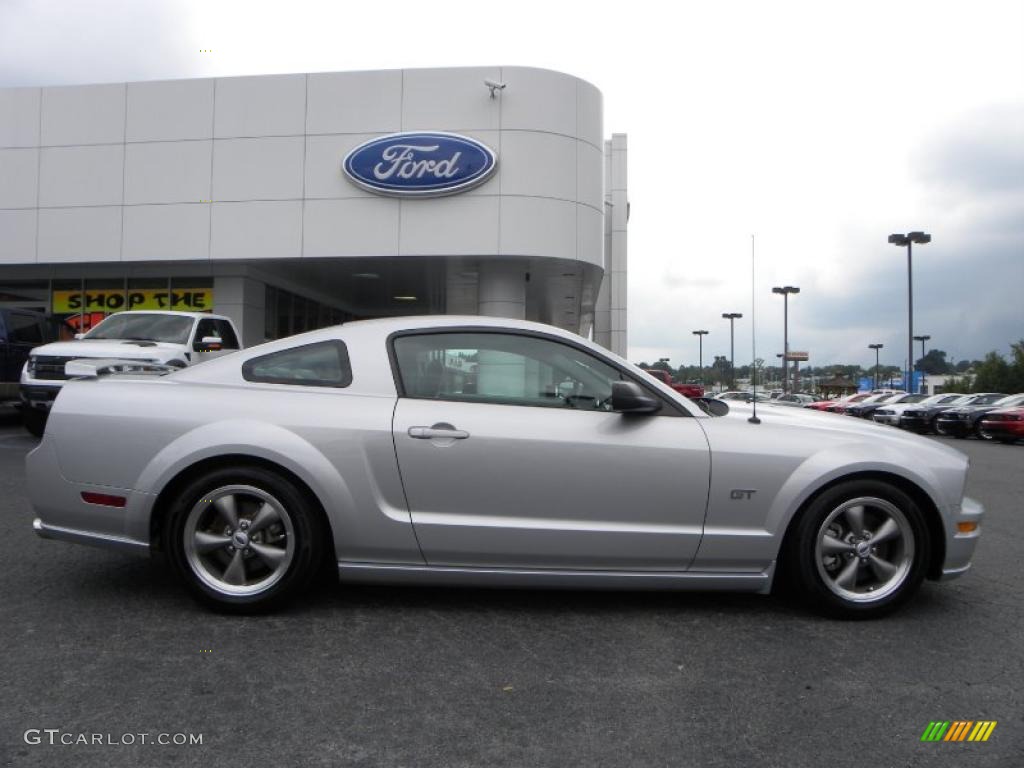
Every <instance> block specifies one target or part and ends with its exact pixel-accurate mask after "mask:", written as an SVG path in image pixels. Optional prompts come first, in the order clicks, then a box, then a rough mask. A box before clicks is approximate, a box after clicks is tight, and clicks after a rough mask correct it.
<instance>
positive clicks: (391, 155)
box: [342, 133, 498, 197]
mask: <svg viewBox="0 0 1024 768" xmlns="http://www.w3.org/2000/svg"><path fill="white" fill-rule="evenodd" d="M497 162H498V161H497V158H496V157H495V155H494V152H492V151H491V149H490V148H489V147H487V146H485V145H484V144H481V143H480V142H479V141H474V140H473V139H470V138H468V137H466V136H459V135H458V134H455V133H395V134H392V135H390V136H382V137H380V138H378V139H372V140H370V141H367V142H366V143H364V144H360V145H359V146H358V147H356V148H355V149H353V150H352V151H351V152H349V153H348V155H346V156H345V161H344V163H342V168H343V170H344V171H345V175H346V176H348V177H349V179H350V180H351V181H352V183H354V184H356V185H357V186H359V187H362V188H363V189H366V190H369V191H370V192H376V193H378V194H381V195H394V196H396V197H435V196H437V195H452V194H455V193H456V192H464V191H466V190H467V189H471V188H472V187H475V186H476V185H478V184H482V183H483V182H485V181H486V180H487V179H488V178H489V177H490V175H491V174H492V173H494V169H495V168H496V167H497Z"/></svg>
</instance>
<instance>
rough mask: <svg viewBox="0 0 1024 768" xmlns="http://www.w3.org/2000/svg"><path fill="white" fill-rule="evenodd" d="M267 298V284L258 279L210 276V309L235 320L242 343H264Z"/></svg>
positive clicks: (249, 344) (247, 345)
mask: <svg viewBox="0 0 1024 768" xmlns="http://www.w3.org/2000/svg"><path fill="white" fill-rule="evenodd" d="M266 299H267V292H266V286H265V285H264V284H263V283H262V282H260V281H259V280H253V279H252V278H251V277H236V276H222V277H221V276H218V277H214V278H213V311H214V312H215V313H217V314H218V315H227V316H228V317H230V318H231V319H232V320H233V321H234V323H235V327H236V328H238V333H239V335H240V336H241V339H240V341H241V342H242V345H243V346H245V347H252V346H255V345H257V344H262V343H263V340H264V339H263V336H264V332H265V330H266V326H265V322H266V317H265V315H266Z"/></svg>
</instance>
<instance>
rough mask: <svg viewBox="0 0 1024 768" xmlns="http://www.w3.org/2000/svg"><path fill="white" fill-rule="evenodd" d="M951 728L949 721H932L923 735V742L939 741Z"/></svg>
mask: <svg viewBox="0 0 1024 768" xmlns="http://www.w3.org/2000/svg"><path fill="white" fill-rule="evenodd" d="M947 728H949V721H948V720H946V721H942V720H937V721H936V720H932V721H931V722H930V723H928V727H927V728H925V729H924V733H922V734H921V741H939V740H940V739H942V737H943V735H944V734H945V733H946V729H947Z"/></svg>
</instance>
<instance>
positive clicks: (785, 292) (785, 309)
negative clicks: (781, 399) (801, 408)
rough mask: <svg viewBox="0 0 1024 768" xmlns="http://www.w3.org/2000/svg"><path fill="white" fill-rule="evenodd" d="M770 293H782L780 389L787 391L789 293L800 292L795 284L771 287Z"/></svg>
mask: <svg viewBox="0 0 1024 768" xmlns="http://www.w3.org/2000/svg"><path fill="white" fill-rule="evenodd" d="M772 293H779V294H782V391H783V392H784V393H785V392H789V359H788V358H787V355H789V294H791V293H800V289H799V288H797V287H796V286H795V285H784V286H782V287H781V288H778V287H776V288H772Z"/></svg>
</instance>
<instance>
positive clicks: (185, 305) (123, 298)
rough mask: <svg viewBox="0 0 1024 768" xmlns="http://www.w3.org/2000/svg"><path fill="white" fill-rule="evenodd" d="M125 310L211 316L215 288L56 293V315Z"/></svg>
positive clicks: (54, 304)
mask: <svg viewBox="0 0 1024 768" xmlns="http://www.w3.org/2000/svg"><path fill="white" fill-rule="evenodd" d="M125 309H178V310H182V311H185V312H207V311H210V310H212V309H213V289H212V288H175V289H174V290H173V291H168V290H166V289H162V288H141V289H138V290H134V291H133V290H129V291H122V290H118V289H116V288H111V289H101V290H96V291H85V292H84V293H83V292H82V291H54V292H53V312H54V314H72V313H75V312H120V311H121V310H125Z"/></svg>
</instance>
